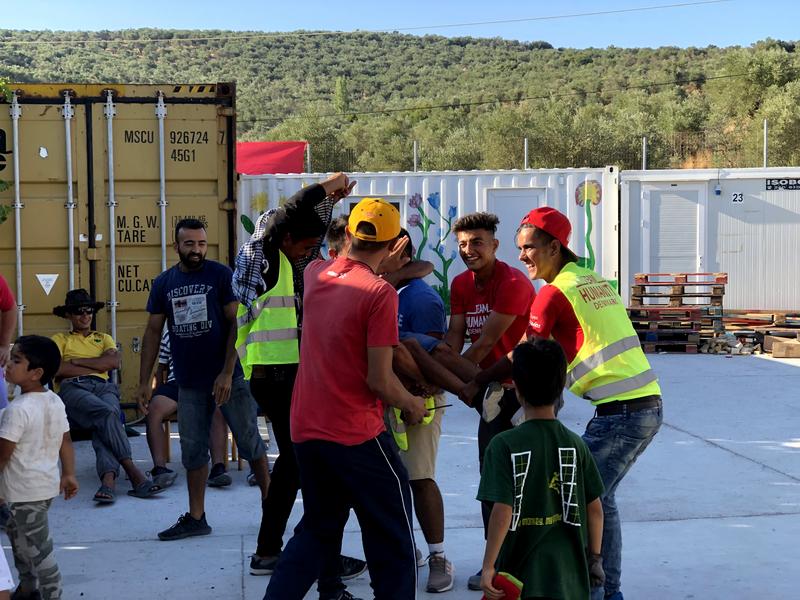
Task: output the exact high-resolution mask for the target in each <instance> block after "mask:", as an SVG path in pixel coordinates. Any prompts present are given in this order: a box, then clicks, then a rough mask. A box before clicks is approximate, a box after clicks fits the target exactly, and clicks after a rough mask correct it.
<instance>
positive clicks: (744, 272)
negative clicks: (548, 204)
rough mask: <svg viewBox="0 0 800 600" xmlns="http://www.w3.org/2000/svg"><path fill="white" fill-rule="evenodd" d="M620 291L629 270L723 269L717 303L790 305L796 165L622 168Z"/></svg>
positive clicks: (794, 289)
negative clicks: (725, 276)
mask: <svg viewBox="0 0 800 600" xmlns="http://www.w3.org/2000/svg"><path fill="white" fill-rule="evenodd" d="M620 221H621V225H622V233H621V240H622V241H621V246H622V256H621V267H622V268H621V271H622V273H623V281H622V284H623V285H622V295H623V298H624V299H626V300H628V299H629V298H630V284H631V280H632V277H633V275H634V274H635V273H655V272H706V271H708V272H727V273H728V285H727V286H726V289H725V297H724V306H725V308H729V309H738V310H748V309H752V310H798V309H800V301H799V299H798V290H800V270H798V269H797V268H796V267H795V266H792V265H793V263H792V260H793V259H792V258H791V257H792V256H798V254H800V169H799V168H771V169H697V170H695V169H689V170H665V171H623V172H622V177H621V215H620Z"/></svg>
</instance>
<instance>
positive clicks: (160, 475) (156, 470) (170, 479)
mask: <svg viewBox="0 0 800 600" xmlns="http://www.w3.org/2000/svg"><path fill="white" fill-rule="evenodd" d="M147 476H148V477H149V478H150V479H152V480H153V483H155V484H156V485H157V486H159V487H160V488H161V489H164V488H168V487H169V486H171V485H172V484H173V483H175V479H176V478H177V477H178V474H177V473H176V472H175V471H173V470H172V469H168V468H167V467H153V470H152V471H149V472H148V473H147Z"/></svg>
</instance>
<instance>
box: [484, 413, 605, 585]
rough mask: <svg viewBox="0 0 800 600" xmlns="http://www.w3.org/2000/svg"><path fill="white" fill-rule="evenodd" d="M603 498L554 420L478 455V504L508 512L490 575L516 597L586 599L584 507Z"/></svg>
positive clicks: (519, 431)
mask: <svg viewBox="0 0 800 600" xmlns="http://www.w3.org/2000/svg"><path fill="white" fill-rule="evenodd" d="M602 493H603V481H602V479H601V478H600V473H599V472H598V470H597V465H595V462H594V459H593V458H592V455H591V453H590V452H589V448H588V447H587V446H586V444H585V443H584V441H583V440H582V439H581V438H580V436H579V435H577V434H575V433H573V432H572V431H570V430H569V429H567V428H566V427H564V425H562V424H561V423H560V422H559V421H558V420H541V419H534V420H530V421H525V422H524V423H522V424H521V425H519V426H518V427H516V428H514V429H511V430H509V431H505V432H503V433H501V434H499V435H497V436H496V437H495V438H494V439H493V440H492V441H491V443H490V444H489V447H488V448H487V449H486V454H485V456H484V461H483V471H482V473H481V483H480V487H479V489H478V500H485V501H489V502H501V503H503V504H507V505H509V506H511V507H512V509H513V510H512V519H511V527H510V529H509V531H508V533H507V535H506V538H505V541H504V542H503V546H502V548H501V549H500V555H499V556H498V559H497V570H498V571H506V572H508V573H510V574H511V575H513V576H514V577H516V578H517V579H519V580H520V581H522V583H523V585H524V587H523V597H528V596H546V597H548V598H568V599H570V600H573V599H574V598H588V597H589V572H588V566H587V562H586V553H585V552H586V551H585V548H586V547H587V545H588V531H587V527H588V521H587V518H586V505H587V504H588V503H589V502H591V501H592V500H594V499H595V498H598V497H599V496H600V495H601V494H602Z"/></svg>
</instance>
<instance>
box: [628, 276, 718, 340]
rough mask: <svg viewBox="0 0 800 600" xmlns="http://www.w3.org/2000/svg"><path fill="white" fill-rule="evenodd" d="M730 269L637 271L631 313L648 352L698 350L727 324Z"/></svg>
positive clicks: (632, 289)
mask: <svg viewBox="0 0 800 600" xmlns="http://www.w3.org/2000/svg"><path fill="white" fill-rule="evenodd" d="M727 283H728V275H727V273H637V274H636V275H635V276H634V282H633V286H632V287H631V305H630V308H629V309H628V314H629V316H630V317H631V321H632V322H633V326H634V329H636V331H637V333H638V334H639V339H640V340H641V341H642V348H643V349H644V351H645V352H683V353H687V354H696V353H697V350H698V347H699V346H700V344H701V343H703V342H704V341H706V340H709V339H713V338H715V337H716V336H717V335H719V334H720V333H723V332H724V330H725V328H724V324H723V321H722V299H723V296H724V295H725V284H727Z"/></svg>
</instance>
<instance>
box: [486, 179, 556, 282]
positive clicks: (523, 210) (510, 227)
mask: <svg viewBox="0 0 800 600" xmlns="http://www.w3.org/2000/svg"><path fill="white" fill-rule="evenodd" d="M545 196H546V189H545V188H543V187H542V188H538V187H537V188H489V189H487V190H486V209H487V210H488V211H489V212H490V213H494V214H496V215H497V216H498V217H500V225H498V227H497V234H496V236H497V239H498V240H500V245H499V246H498V248H497V258H498V259H500V260H502V261H503V262H505V263H507V264H508V265H509V266H512V267H514V268H515V269H520V270H523V265H522V263H521V262H520V261H519V250H518V249H517V240H516V232H517V227H519V222H520V221H521V220H522V217H524V216H525V215H526V214H527V213H528V212H529V211H531V210H533V209H534V208H538V207H540V206H544V205H545V204H546V202H545ZM523 272H524V270H523Z"/></svg>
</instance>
